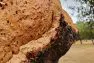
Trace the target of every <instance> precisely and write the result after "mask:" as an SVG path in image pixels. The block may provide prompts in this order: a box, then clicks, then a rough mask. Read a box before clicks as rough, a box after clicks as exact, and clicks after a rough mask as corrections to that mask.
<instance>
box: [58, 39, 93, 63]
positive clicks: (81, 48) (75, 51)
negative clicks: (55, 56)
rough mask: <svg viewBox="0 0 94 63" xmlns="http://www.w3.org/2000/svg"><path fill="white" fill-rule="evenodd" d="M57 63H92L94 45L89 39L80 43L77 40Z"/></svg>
mask: <svg viewBox="0 0 94 63" xmlns="http://www.w3.org/2000/svg"><path fill="white" fill-rule="evenodd" d="M59 63H94V45H93V44H92V42H91V41H90V40H88V42H85V41H83V44H82V45H81V44H80V43H79V41H77V43H76V44H73V46H72V47H71V49H70V50H69V52H68V53H67V54H66V55H65V56H63V57H62V58H61V59H60V61H59Z"/></svg>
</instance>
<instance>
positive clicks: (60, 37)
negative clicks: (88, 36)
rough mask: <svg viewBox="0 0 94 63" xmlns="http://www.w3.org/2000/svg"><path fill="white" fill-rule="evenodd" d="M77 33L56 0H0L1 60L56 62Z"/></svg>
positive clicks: (20, 62)
mask: <svg viewBox="0 0 94 63" xmlns="http://www.w3.org/2000/svg"><path fill="white" fill-rule="evenodd" d="M76 32H77V29H76V27H75V25H74V24H73V22H72V20H71V18H70V17H69V15H68V14H67V13H66V12H65V11H64V10H63V11H62V7H61V5H60V1H59V0H0V63H33V62H35V63H57V61H58V59H59V58H60V57H61V56H62V55H64V54H65V53H66V52H67V51H68V50H69V48H70V46H71V45H72V43H73V41H74V39H75V38H74V36H75V35H76ZM57 53H58V55H57Z"/></svg>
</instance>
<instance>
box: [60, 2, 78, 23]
mask: <svg viewBox="0 0 94 63" xmlns="http://www.w3.org/2000/svg"><path fill="white" fill-rule="evenodd" d="M60 1H61V5H62V7H64V9H65V10H66V11H67V12H68V14H69V15H70V16H71V18H72V20H73V22H74V23H76V22H77V14H78V13H77V10H75V9H74V10H71V9H69V6H72V7H74V6H78V5H79V4H77V3H76V2H74V1H73V0H60Z"/></svg>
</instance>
